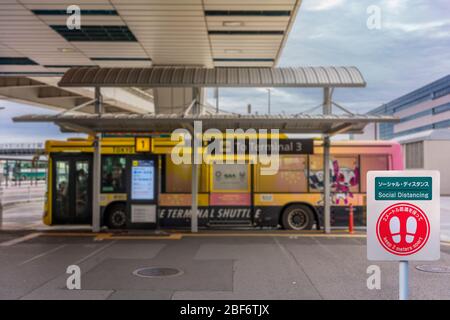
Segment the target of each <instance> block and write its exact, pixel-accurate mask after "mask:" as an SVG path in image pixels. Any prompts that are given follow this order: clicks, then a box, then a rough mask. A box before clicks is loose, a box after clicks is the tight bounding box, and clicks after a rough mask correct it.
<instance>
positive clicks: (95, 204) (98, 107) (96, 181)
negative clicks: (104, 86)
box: [92, 87, 103, 232]
mask: <svg viewBox="0 0 450 320" xmlns="http://www.w3.org/2000/svg"><path fill="white" fill-rule="evenodd" d="M95 113H97V114H101V113H103V103H102V96H101V92H100V88H99V87H96V88H95ZM93 146H94V159H93V164H92V167H93V168H92V183H93V186H92V232H99V231H100V220H101V217H100V188H101V186H100V185H101V170H102V168H101V137H100V134H98V133H96V134H95V137H94V145H93Z"/></svg>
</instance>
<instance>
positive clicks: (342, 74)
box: [14, 67, 398, 233]
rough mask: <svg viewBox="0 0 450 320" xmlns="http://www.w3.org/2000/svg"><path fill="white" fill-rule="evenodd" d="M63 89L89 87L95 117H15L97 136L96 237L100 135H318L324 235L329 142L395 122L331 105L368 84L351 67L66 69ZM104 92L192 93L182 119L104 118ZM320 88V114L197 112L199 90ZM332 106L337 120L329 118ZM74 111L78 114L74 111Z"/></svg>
mask: <svg viewBox="0 0 450 320" xmlns="http://www.w3.org/2000/svg"><path fill="white" fill-rule="evenodd" d="M59 85H60V86H61V87H93V88H95V100H94V101H93V102H92V103H93V104H94V105H95V113H94V114H83V113H73V112H72V113H71V112H64V113H62V114H57V115H25V116H20V117H16V118H14V121H18V122H53V123H55V124H56V125H58V126H59V127H60V128H61V130H63V131H66V132H83V133H88V134H91V135H93V136H95V137H96V138H95V140H94V164H93V183H94V187H93V201H92V202H93V209H92V210H93V212H92V217H93V221H92V229H93V231H94V232H96V231H99V230H100V206H99V196H100V172H101V167H100V144H101V139H100V134H102V133H108V132H120V131H125V132H136V133H139V132H152V131H154V132H171V131H173V130H175V129H178V128H192V127H193V125H194V122H195V121H201V122H202V128H203V130H207V129H210V128H215V129H218V130H220V131H225V130H226V129H236V128H240V129H243V130H244V131H245V130H247V129H255V130H258V129H278V130H279V132H280V133H297V134H321V135H322V136H323V161H324V162H323V170H324V190H323V193H324V195H323V203H324V208H323V210H324V231H325V232H326V233H329V232H330V230H331V218H330V217H331V215H330V210H331V190H330V189H331V188H330V186H331V183H330V175H329V171H330V137H331V136H333V135H336V134H344V133H352V134H357V133H362V131H363V129H364V127H365V126H366V125H367V124H369V123H377V122H392V121H398V120H397V119H396V118H394V117H391V116H380V115H367V114H364V115H362V114H355V113H352V112H350V111H349V110H347V109H345V108H344V107H342V106H340V105H339V104H337V103H335V102H333V101H332V94H333V91H334V90H335V89H336V88H361V87H365V86H366V82H365V80H364V78H363V76H362V75H361V73H360V72H359V70H358V69H357V68H356V67H303V68H226V67H222V68H214V69H208V68H202V67H152V68H97V67H95V68H91V67H89V68H88V67H84V68H83V67H82V68H72V69H69V70H68V71H67V72H66V73H65V75H64V76H63V77H62V79H61V81H60V82H59ZM102 87H137V88H170V87H173V88H192V90H193V95H192V96H193V97H194V98H193V99H192V102H191V103H190V104H189V105H187V106H186V109H185V110H184V112H183V113H177V114H167V113H164V114H134V113H104V112H103V105H102V97H101V88H102ZM208 87H212V88H219V87H230V88H232V87H234V88H243V87H248V88H258V87H259V88H268V87H279V88H288V87H290V88H320V89H322V90H323V101H322V103H321V112H320V114H309V113H301V112H299V113H298V114H295V115H241V114H219V113H217V114H205V113H203V112H202V106H201V104H200V103H199V101H200V100H201V99H200V97H199V95H200V89H201V88H208ZM333 106H334V107H336V108H339V109H340V110H341V111H343V112H341V113H340V114H336V113H333ZM72 111H76V108H74V109H72ZM198 176H199V166H198V165H195V164H193V165H192V208H191V215H192V218H191V231H192V232H197V230H198V201H197V200H198Z"/></svg>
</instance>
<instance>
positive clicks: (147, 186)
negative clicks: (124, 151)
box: [131, 160, 155, 200]
mask: <svg viewBox="0 0 450 320" xmlns="http://www.w3.org/2000/svg"><path fill="white" fill-rule="evenodd" d="M154 187H155V163H154V161H153V160H133V163H132V166H131V199H132V200H154V199H155V190H154Z"/></svg>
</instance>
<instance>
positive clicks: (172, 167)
mask: <svg viewBox="0 0 450 320" xmlns="http://www.w3.org/2000/svg"><path fill="white" fill-rule="evenodd" d="M164 174H165V189H164V190H163V192H167V193H189V192H191V187H192V179H191V177H192V166H191V165H190V164H174V163H173V162H172V159H171V158H170V155H167V156H166V157H165V173H164ZM206 177H207V176H206V174H205V166H204V165H202V166H201V170H200V172H199V192H207V181H206V180H207V179H206Z"/></svg>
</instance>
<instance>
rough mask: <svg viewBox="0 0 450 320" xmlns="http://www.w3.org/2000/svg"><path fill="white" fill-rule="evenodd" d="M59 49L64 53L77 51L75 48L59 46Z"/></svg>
mask: <svg viewBox="0 0 450 320" xmlns="http://www.w3.org/2000/svg"><path fill="white" fill-rule="evenodd" d="M58 51H60V52H62V53H68V52H75V49H74V48H58Z"/></svg>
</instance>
